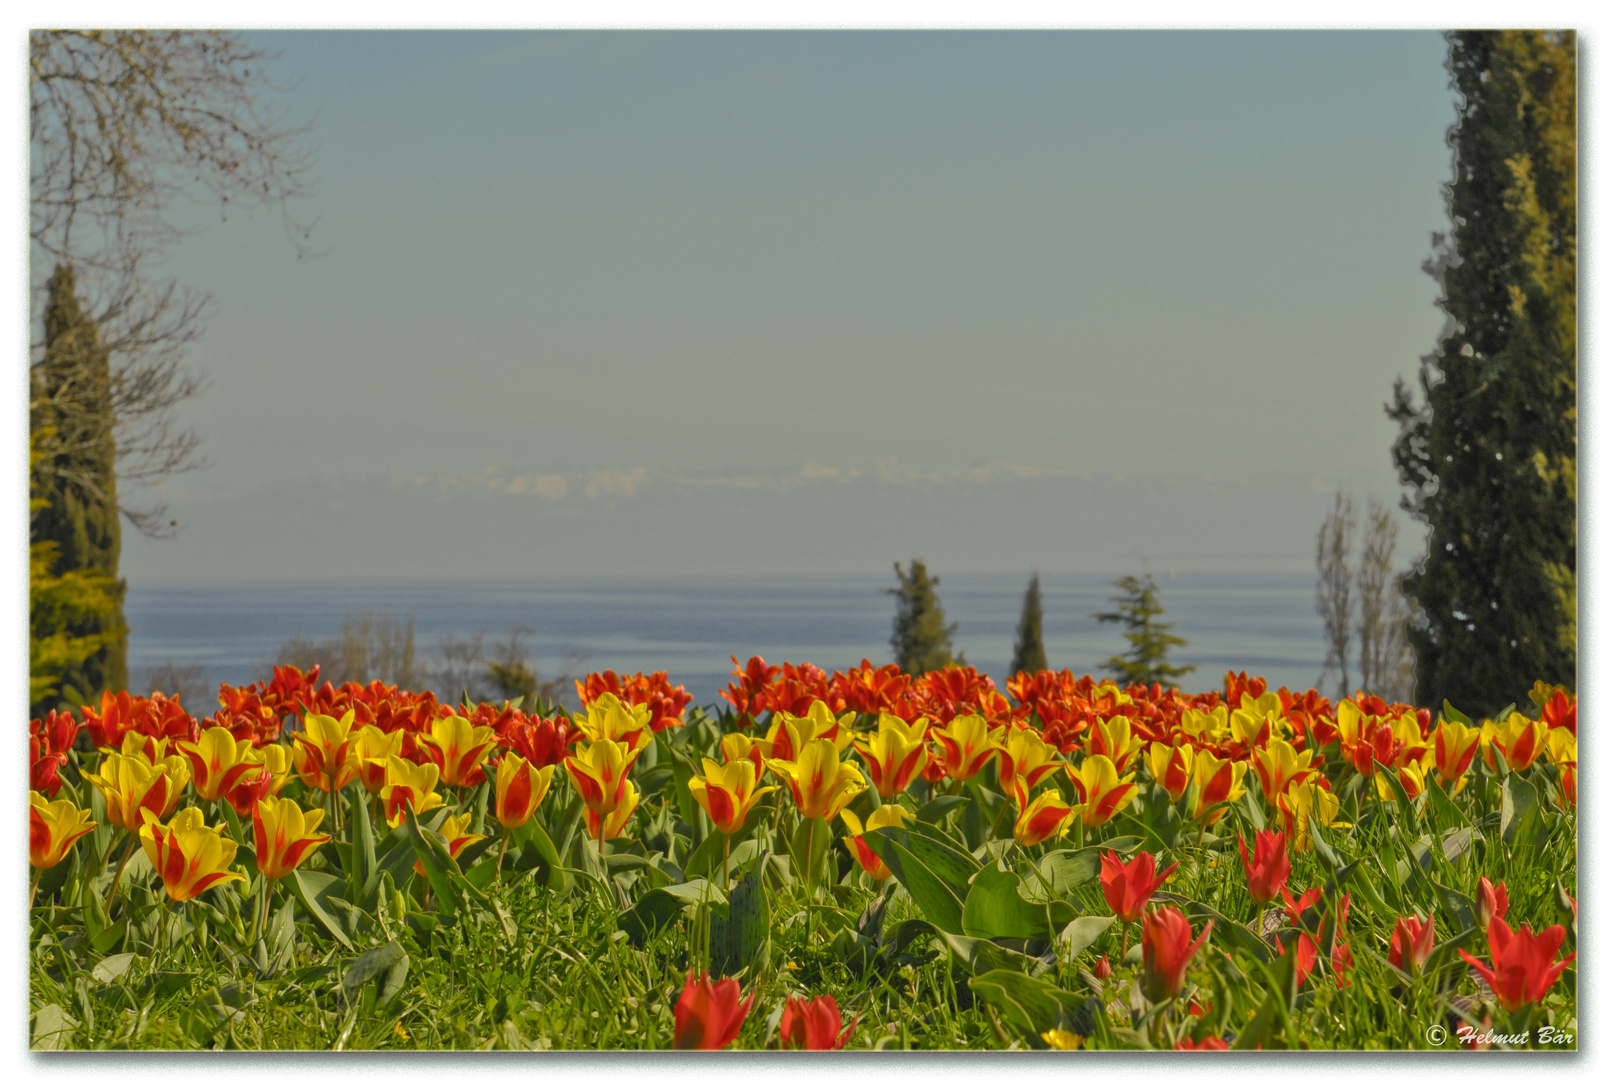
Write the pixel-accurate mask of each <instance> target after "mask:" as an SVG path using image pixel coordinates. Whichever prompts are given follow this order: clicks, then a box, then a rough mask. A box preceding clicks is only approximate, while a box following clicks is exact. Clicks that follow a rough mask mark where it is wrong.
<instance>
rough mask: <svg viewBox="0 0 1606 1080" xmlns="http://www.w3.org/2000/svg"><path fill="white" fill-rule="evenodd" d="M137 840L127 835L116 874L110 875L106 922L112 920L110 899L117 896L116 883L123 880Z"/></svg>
mask: <svg viewBox="0 0 1606 1080" xmlns="http://www.w3.org/2000/svg"><path fill="white" fill-rule="evenodd" d="M138 839H139V838H138V837H137V836H135V835H134V834H133V833H129V834H128V843H127V844H125V845H124V846H123V857H122V858H121V859H118V860H117V872H116V873H115V874H113V875H112V884H111V888H109V889H107V890H106V921H107V922H111V920H112V898H113V897H114V896H116V895H117V883H118V882H119V881H121V880H122V879H123V868H124V867H126V866H127V865H128V860H129V857H130V856H132V855H133V854H134V843H135V841H136V840H138Z"/></svg>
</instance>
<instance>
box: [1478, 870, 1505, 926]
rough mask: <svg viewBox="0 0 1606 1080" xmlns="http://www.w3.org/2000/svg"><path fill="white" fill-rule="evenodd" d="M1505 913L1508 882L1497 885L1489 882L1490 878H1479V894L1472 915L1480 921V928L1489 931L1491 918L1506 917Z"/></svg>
mask: <svg viewBox="0 0 1606 1080" xmlns="http://www.w3.org/2000/svg"><path fill="white" fill-rule="evenodd" d="M1505 914H1506V883H1505V882H1503V881H1502V882H1501V883H1500V885H1499V886H1498V887H1496V886H1495V885H1492V884H1491V883H1490V882H1489V879H1488V878H1479V879H1478V895H1477V898H1476V901H1475V903H1474V904H1473V907H1472V915H1473V918H1475V919H1477V921H1478V929H1480V930H1483V931H1485V932H1487V931H1488V929H1489V920H1490V919H1496V918H1504V917H1505Z"/></svg>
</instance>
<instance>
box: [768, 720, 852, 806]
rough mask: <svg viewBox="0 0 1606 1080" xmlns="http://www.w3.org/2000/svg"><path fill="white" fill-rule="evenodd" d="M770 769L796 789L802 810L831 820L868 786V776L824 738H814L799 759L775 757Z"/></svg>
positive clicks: (795, 799) (793, 790) (798, 803)
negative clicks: (790, 759) (866, 783)
mask: <svg viewBox="0 0 1606 1080" xmlns="http://www.w3.org/2000/svg"><path fill="white" fill-rule="evenodd" d="M769 766H770V769H771V770H772V771H774V772H777V773H778V774H779V775H780V776H782V777H783V778H785V779H786V780H787V782H788V783H789V784H790V785H791V788H792V798H793V800H794V801H796V803H797V810H798V813H800V814H802V815H803V816H804V817H806V818H815V819H818V820H820V821H830V820H831V819H832V818H834V817H836V816H837V814H838V813H839V812H840V811H841V809H842V808H843V807H844V806H846V805H847V804H848V803H849V802H851V801H853V798H854V796H856V795H858V794H859V792H861V791H863V790H864V788H865V784H864V776H863V774H861V773H860V772H859V767H858V766H857V765H855V764H853V763H852V762H851V761H841V760H839V759H838V757H837V748H836V747H835V746H834V745H833V744H832V743H830V742H827V741H826V740H824V739H810V740H809V741H808V742H807V743H805V744H804V746H803V748H802V749H801V750H800V751H799V752H798V755H797V760H796V761H781V760H779V759H776V760H772V761H771V762H770V763H769Z"/></svg>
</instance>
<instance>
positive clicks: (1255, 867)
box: [1238, 829, 1289, 904]
mask: <svg viewBox="0 0 1606 1080" xmlns="http://www.w3.org/2000/svg"><path fill="white" fill-rule="evenodd" d="M1286 844H1287V838H1286V837H1285V836H1284V835H1283V834H1282V833H1279V832H1273V831H1271V830H1270V829H1265V830H1262V831H1261V833H1260V834H1259V835H1258V836H1257V837H1256V838H1255V853H1254V856H1253V857H1251V856H1250V854H1249V850H1248V848H1247V847H1245V846H1244V837H1243V834H1242V833H1239V834H1238V857H1239V858H1240V859H1241V860H1243V864H1244V876H1245V878H1246V879H1247V880H1248V884H1249V899H1250V900H1252V901H1254V902H1255V903H1256V904H1264V903H1266V902H1267V901H1268V900H1271V899H1272V898H1273V897H1275V896H1276V895H1277V894H1278V892H1280V891H1281V890H1282V887H1283V885H1284V884H1285V883H1287V881H1288V872H1289V866H1288V851H1287V849H1286Z"/></svg>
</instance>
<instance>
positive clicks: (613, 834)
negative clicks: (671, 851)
mask: <svg viewBox="0 0 1606 1080" xmlns="http://www.w3.org/2000/svg"><path fill="white" fill-rule="evenodd" d="M640 800H641V796H640V795H638V794H636V785H634V784H632V783H631V782H630V781H629V780H626V781H624V782H623V783H622V784H620V785H619V794H618V801H617V802H616V803H615V804H614V807H613V809H612V810H610V811H608V812H607V813H606V814H603V813H599V812H597V811H596V810H593V809H592V808H591V807H590V806H587V807H586V832H587V833H589V834H590V835H591V839H593V840H613V839H616V838H617V837H618V836H619V834H620V833H622V832H624V831H625V825H626V824H628V823H629V821H630V815H631V814H633V813H635V812H636V803H638V802H639V801H640ZM599 834H600V835H599Z"/></svg>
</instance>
